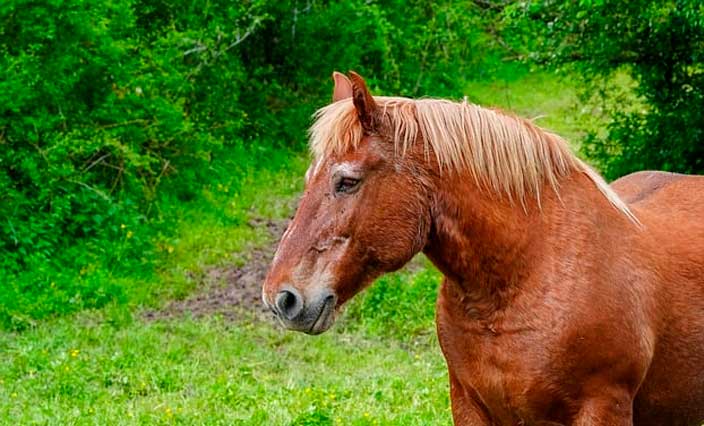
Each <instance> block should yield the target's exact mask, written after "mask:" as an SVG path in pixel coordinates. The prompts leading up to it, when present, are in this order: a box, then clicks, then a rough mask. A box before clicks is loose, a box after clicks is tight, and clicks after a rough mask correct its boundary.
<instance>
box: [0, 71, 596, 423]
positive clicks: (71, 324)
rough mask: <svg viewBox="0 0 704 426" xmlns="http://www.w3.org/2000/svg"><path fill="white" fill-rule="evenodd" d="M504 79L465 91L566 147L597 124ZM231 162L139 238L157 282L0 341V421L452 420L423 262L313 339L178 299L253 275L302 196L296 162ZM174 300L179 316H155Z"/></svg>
mask: <svg viewBox="0 0 704 426" xmlns="http://www.w3.org/2000/svg"><path fill="white" fill-rule="evenodd" d="M506 69H507V71H506V72H504V73H503V74H502V75H498V76H497V77H496V78H494V79H487V80H485V81H472V82H470V83H468V85H467V87H466V88H465V90H464V93H463V94H464V95H466V96H468V98H469V99H470V100H471V101H473V102H477V103H480V104H483V105H493V106H499V107H502V108H505V109H508V110H512V111H515V112H516V113H518V114H520V115H523V116H526V117H534V118H536V121H537V122H538V123H539V124H541V125H543V126H546V127H548V128H552V129H554V130H556V131H558V132H559V133H561V134H564V135H566V136H568V137H569V138H571V139H573V140H576V139H577V138H579V137H580V136H581V135H583V134H584V133H585V132H586V131H588V130H593V129H594V128H595V126H596V125H597V124H598V122H599V119H598V118H595V116H594V114H592V112H591V110H587V109H584V108H580V107H579V106H578V104H577V97H576V90H577V88H576V87H574V85H573V83H571V82H567V81H565V80H562V79H560V78H558V77H557V76H555V75H553V74H549V73H545V72H531V71H529V70H528V69H527V68H525V67H523V66H519V65H516V66H513V65H511V64H509V65H507V68H506ZM556 93H559V96H555V94H556ZM459 95H460V96H457V97H458V98H460V97H461V95H462V94H459ZM232 152H233V154H232V155H233V157H232V159H231V160H229V162H232V163H234V162H239V164H240V166H239V168H238V170H239V172H238V173H231V174H228V173H222V174H219V175H218V176H219V177H220V178H221V180H220V181H219V182H217V183H213V184H212V185H210V186H207V187H204V188H203V189H202V191H201V195H200V197H199V198H198V199H197V200H194V201H192V202H187V203H182V205H181V207H180V208H179V210H178V212H177V213H175V214H174V215H173V219H172V220H171V221H170V224H171V226H170V228H169V229H168V230H163V231H161V232H162V233H161V234H160V237H159V238H158V239H156V240H151V241H152V244H154V246H155V249H154V250H156V251H158V253H159V255H158V257H156V260H155V261H154V262H155V265H154V271H156V272H155V273H145V274H132V275H129V274H127V275H123V276H122V277H121V278H120V279H121V280H122V281H121V282H122V284H123V291H124V292H125V294H129V298H127V299H126V301H124V302H120V301H119V299H117V301H112V302H110V303H107V304H106V305H105V306H102V307H99V308H88V309H81V310H79V311H78V312H77V313H73V314H71V313H68V314H66V315H62V316H53V317H49V318H46V319H40V320H28V324H26V325H25V326H24V327H22V329H19V330H15V331H3V332H2V333H1V334H0V353H2V354H3V363H2V364H1V365H0V423H2V424H47V425H69V424H72V425H102V424H115V425H123V424H124V425H132V424H134V425H137V424H199V425H200V424H204V425H219V424H222V425H225V424H227V425H232V424H241V425H291V426H293V425H299V426H300V425H337V424H340V425H447V424H450V423H451V413H450V407H449V394H448V383H447V373H446V369H445V365H444V361H443V358H442V355H441V352H440V349H439V347H438V344H437V340H436V337H435V330H434V309H435V307H434V302H435V297H436V292H437V288H438V285H439V282H440V278H441V277H440V274H439V273H438V272H437V271H436V270H435V269H434V268H433V267H432V265H430V264H429V262H428V261H427V260H425V259H423V258H418V259H416V260H414V261H413V262H412V263H411V264H410V266H409V267H407V268H406V269H404V270H402V271H400V272H397V273H394V274H391V275H388V276H385V277H382V278H381V279H379V280H378V281H377V282H376V283H375V284H374V285H373V286H372V287H371V288H370V289H368V290H367V291H366V292H365V293H363V294H362V295H360V296H359V297H358V298H356V299H354V300H353V301H352V302H351V303H350V305H349V306H348V307H347V309H346V311H345V313H344V314H343V316H342V318H341V319H340V320H339V321H338V324H336V325H335V326H334V327H333V330H331V331H330V332H328V333H325V334H323V335H321V336H315V337H311V336H307V335H302V334H299V333H293V332H287V331H284V330H282V329H281V328H280V326H278V325H277V324H275V322H274V321H273V320H272V319H271V318H270V317H268V316H266V315H263V314H262V313H261V312H259V311H258V310H257V309H256V308H253V307H252V305H248V304H246V303H245V304H244V305H243V304H239V305H238V304H232V305H226V306H225V307H224V308H222V307H221V308H220V309H218V310H212V311H211V310H208V309H205V310H204V311H198V312H189V310H188V306H189V305H188V304H187V301H188V300H192V299H193V298H194V297H197V296H198V295H203V294H208V293H209V292H213V291H217V289H221V288H223V286H225V287H226V286H228V285H232V282H228V280H227V279H226V278H224V279H210V278H209V277H212V273H211V272H212V271H213V270H218V268H226V269H227V268H234V269H237V268H241V267H246V265H248V264H250V263H252V262H260V263H261V262H262V260H261V259H259V260H258V259H257V258H256V257H254V256H253V253H254V252H256V251H257V250H265V251H266V250H268V251H270V250H271V249H272V243H273V242H274V241H275V239H276V238H277V236H278V235H276V232H280V228H278V230H277V228H275V229H274V231H273V232H270V231H268V230H267V227H266V226H263V225H262V224H263V223H285V220H286V218H287V217H288V216H290V215H291V214H292V210H293V208H294V206H295V201H296V198H297V196H298V195H299V194H300V191H301V189H302V182H303V178H302V177H303V174H304V172H305V169H306V167H307V161H308V160H307V158H308V157H307V154H306V153H305V151H304V150H302V149H301V150H290V149H281V150H267V151H265V152H263V157H262V158H257V157H256V156H257V153H256V152H251V151H248V150H246V149H244V148H243V149H242V150H239V151H238V150H234V151H232ZM121 232H123V233H124V236H123V238H128V237H127V232H130V229H129V228H128V229H124V230H122V231H121ZM129 238H139V236H138V235H137V236H135V235H132V236H130V237H129ZM264 263H265V262H264ZM264 266H265V265H264ZM116 271H119V269H116ZM84 273H85V274H90V273H91V271H86V272H84ZM115 275H119V273H116V274H115ZM250 285H251V283H250ZM174 300H176V301H177V302H176V303H186V305H185V306H186V307H185V308H184V309H181V310H179V311H178V312H177V313H176V314H169V315H167V314H166V313H168V312H169V306H171V304H172V302H173V301H174ZM184 300H185V301H186V302H183V301H184Z"/></svg>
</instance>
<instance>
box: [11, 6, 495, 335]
mask: <svg viewBox="0 0 704 426" xmlns="http://www.w3.org/2000/svg"><path fill="white" fill-rule="evenodd" d="M0 25H1V28H2V30H1V31H0V66H2V68H3V70H5V72H4V73H3V74H2V75H0V105H2V106H0V108H2V113H1V114H0V147H1V148H2V149H0V195H1V197H2V202H1V203H0V217H2V218H3V219H2V220H0V280H1V282H0V285H2V291H0V324H4V325H8V324H10V325H11V326H12V327H15V326H17V325H16V324H27V323H31V321H33V319H36V318H43V317H46V316H49V315H52V314H55V313H65V312H71V311H74V310H78V309H84V308H91V307H100V306H103V305H105V304H107V303H111V302H115V303H118V304H121V303H125V301H127V300H130V297H131V295H130V294H128V292H129V291H128V290H126V287H125V285H124V282H123V281H124V280H125V278H126V277H133V278H134V279H135V280H138V281H139V280H142V281H149V280H150V279H151V278H150V271H153V270H154V268H155V267H156V266H157V264H158V262H159V254H158V250H157V249H156V248H155V246H156V243H155V241H156V240H157V239H158V238H161V236H164V235H168V233H169V232H170V230H171V229H173V228H174V227H175V222H176V221H178V214H177V212H178V211H180V210H181V209H182V206H183V205H184V204H188V203H193V205H195V206H198V207H194V208H203V207H201V204H202V203H201V201H202V198H203V195H202V194H203V188H206V187H208V186H210V185H211V184H215V183H216V182H219V181H220V180H224V179H227V180H228V181H229V182H232V181H233V179H234V180H236V179H238V176H239V177H243V176H246V175H247V173H248V172H247V170H248V169H249V168H251V167H270V166H272V164H271V163H270V162H267V158H270V157H271V152H273V151H275V150H280V149H282V148H285V149H291V148H294V149H301V148H302V147H303V146H304V143H305V130H306V128H307V127H308V124H309V117H310V115H311V113H312V112H313V111H314V110H315V109H316V108H318V107H320V106H321V105H323V104H324V103H325V102H326V101H327V100H328V99H329V96H330V73H331V71H332V70H334V69H338V70H343V71H346V70H348V69H354V70H357V71H359V72H361V73H363V74H364V75H365V76H367V77H368V78H369V81H370V83H371V84H372V86H373V87H374V88H375V90H380V91H382V92H384V93H400V94H406V95H417V94H426V95H449V94H452V95H458V94H460V93H461V90H460V89H461V87H462V86H463V80H464V77H463V75H465V74H472V73H480V72H481V69H482V64H483V60H482V58H483V57H484V56H485V53H486V50H487V48H486V47H484V46H485V45H486V43H485V39H486V37H485V36H483V34H482V26H481V25H480V18H479V17H478V15H477V14H476V13H475V10H474V6H472V5H471V4H466V3H464V2H458V1H444V2H432V1H429V0H423V1H420V0H419V1H413V2H401V1H392V2H384V3H381V2H369V1H366V0H343V1H340V2H312V1H310V2H302V1H275V0H248V1H245V2H231V1H224V0H215V1H213V0H209V1H200V0H199V1H195V2H165V1H162V0H127V1H122V2H109V1H87V0H39V1H27V0H9V1H5V2H3V3H2V5H0ZM477 70H479V71H477ZM226 169H227V170H226ZM228 175H229V177H227V176H228ZM210 207H211V208H216V207H214V206H213V205H210ZM13 324H15V325H13Z"/></svg>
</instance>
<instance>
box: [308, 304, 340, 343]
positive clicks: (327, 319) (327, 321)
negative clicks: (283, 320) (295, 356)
mask: <svg viewBox="0 0 704 426" xmlns="http://www.w3.org/2000/svg"><path fill="white" fill-rule="evenodd" d="M336 317H337V308H336V307H335V304H334V303H333V304H330V305H328V304H326V305H325V306H324V307H323V309H322V310H321V312H320V316H318V318H317V319H316V320H315V322H313V325H312V326H311V327H310V329H308V330H302V331H303V332H304V333H306V334H310V335H312V336H316V335H318V334H322V333H325V332H326V331H328V330H329V329H330V327H332V325H333V324H334V323H335V319H336Z"/></svg>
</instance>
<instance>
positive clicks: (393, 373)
mask: <svg viewBox="0 0 704 426" xmlns="http://www.w3.org/2000/svg"><path fill="white" fill-rule="evenodd" d="M436 349H437V348H433V350H432V351H429V350H428V348H425V347H422V348H419V349H418V350H417V351H415V350H413V349H409V348H404V347H401V345H400V344H398V343H396V342H394V341H387V340H380V339H373V338H364V337H363V336H362V335H361V334H357V333H346V332H344V330H342V331H339V332H332V333H329V334H325V335H322V336H318V337H309V336H305V335H302V334H297V333H290V332H284V331H281V330H278V329H275V328H274V327H271V326H270V325H266V324H260V323H255V322H248V323H241V324H229V323H227V322H223V321H221V320H219V319H218V318H212V319H208V320H201V321H192V320H188V319H185V320H181V321H169V322H159V323H146V324H145V323H141V322H134V323H132V324H130V325H128V326H126V327H114V326H112V325H110V324H109V323H106V322H105V321H104V318H101V317H100V316H99V315H98V316H97V317H96V316H95V315H94V314H92V313H88V314H82V315H80V316H78V317H76V318H73V319H66V320H60V321H58V322H56V323H54V324H52V325H50V326H47V327H42V328H39V329H37V330H33V331H31V332H26V333H23V334H21V335H5V336H2V337H1V338H0V352H2V353H3V354H5V357H6V360H5V361H4V362H3V364H2V365H0V376H1V377H2V378H3V379H2V380H3V381H2V383H1V384H0V416H2V418H3V419H4V420H5V421H8V420H9V419H13V420H14V421H15V422H16V423H17V422H19V424H62V425H64V424H222V425H232V424H243V425H251V424H261V425H285V424H296V425H309V424H311V425H312V424H315V425H318V424H345V425H367V424H370V425H372V424H387V425H397V424H409V425H424V424H431V423H434V422H438V421H439V422H440V423H442V424H447V423H448V422H449V417H448V415H449V411H448V408H449V405H448V404H449V403H448V395H447V389H446V377H445V375H446V373H445V369H444V365H443V362H442V359H441V356H440V353H439V351H438V350H436ZM8 358H9V360H8ZM8 361H9V362H8Z"/></svg>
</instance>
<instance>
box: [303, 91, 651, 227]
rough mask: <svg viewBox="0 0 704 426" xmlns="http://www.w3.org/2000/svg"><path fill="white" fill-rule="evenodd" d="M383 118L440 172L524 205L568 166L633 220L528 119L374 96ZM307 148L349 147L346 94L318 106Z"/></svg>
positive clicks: (353, 127)
mask: <svg viewBox="0 0 704 426" xmlns="http://www.w3.org/2000/svg"><path fill="white" fill-rule="evenodd" d="M374 100H375V101H376V103H377V105H378V106H379V109H380V110H381V115H382V117H381V121H382V122H383V123H384V125H385V127H387V126H388V128H390V129H391V131H392V132H393V135H394V137H393V140H394V144H395V149H396V151H397V152H400V153H401V154H403V153H405V152H406V150H407V149H408V148H409V146H410V145H411V144H413V143H414V142H415V141H416V140H417V138H418V136H421V137H422V139H423V141H424V143H425V147H426V152H428V148H431V149H432V152H433V153H434V155H435V158H436V160H437V163H438V165H439V167H440V170H441V172H442V171H443V170H445V169H447V170H453V171H465V170H466V171H469V173H470V174H471V175H472V176H473V178H474V180H475V181H476V183H477V184H478V185H480V186H481V187H483V188H487V189H489V190H491V191H494V192H495V193H500V194H505V195H506V196H507V197H508V198H509V199H510V200H511V201H513V200H518V201H520V202H521V204H523V205H525V204H524V203H525V200H526V197H528V196H534V197H536V199H537V201H538V204H540V188H541V187H542V186H543V184H544V183H548V184H549V185H550V187H552V189H553V190H554V191H555V192H556V193H557V194H559V191H558V188H559V182H560V179H561V178H562V177H564V176H567V175H568V174H570V173H571V172H573V171H575V170H576V171H581V172H583V173H585V174H586V175H587V176H588V177H589V179H591V181H592V182H593V183H594V185H595V186H596V187H597V188H598V189H599V191H601V193H602V194H603V195H604V196H605V197H606V199H607V200H608V201H609V202H610V203H611V204H612V205H613V206H614V207H615V208H616V209H617V210H619V211H621V212H622V213H623V214H625V215H626V216H627V217H628V218H629V219H630V220H632V221H634V222H636V223H638V220H637V218H636V217H635V216H634V215H633V213H631V211H630V210H629V209H628V206H626V204H625V203H624V202H623V201H622V200H621V199H620V198H619V197H618V195H616V193H615V192H614V191H613V190H612V189H611V187H610V186H609V185H608V184H607V183H606V182H605V181H604V180H603V179H602V178H601V176H599V175H598V174H597V173H596V172H595V171H594V170H592V169H591V168H590V167H589V166H587V165H586V164H585V163H584V162H582V161H581V160H580V159H579V158H577V157H576V156H575V155H574V154H573V153H572V152H571V151H570V149H569V147H568V145H567V143H566V142H565V140H564V139H562V138H561V137H560V136H558V135H556V134H553V133H550V132H547V131H545V130H543V129H541V128H539V127H537V126H535V125H534V124H532V123H531V122H530V121H528V120H525V119H521V118H518V117H514V116H511V115H507V114H504V113H501V112H498V111H494V110H491V109H486V108H482V107H480V106H478V105H473V104H471V103H468V102H466V101H464V102H452V101H447V100H440V99H417V100H414V99H408V98H392V97H379V96H375V97H374ZM314 117H315V122H314V123H313V126H312V127H311V129H310V148H311V150H312V152H313V155H314V156H315V157H316V158H317V159H320V158H322V157H326V156H328V155H331V154H341V153H343V152H345V151H346V150H348V149H354V148H356V147H357V144H358V143H359V142H360V141H361V140H362V137H363V130H362V125H361V123H360V122H359V119H358V118H357V113H356V110H355V108H354V105H353V104H352V101H351V99H345V100H342V101H338V102H335V103H333V104H330V105H328V106H326V107H324V108H322V109H320V110H318V112H316V114H315V116H314Z"/></svg>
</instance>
